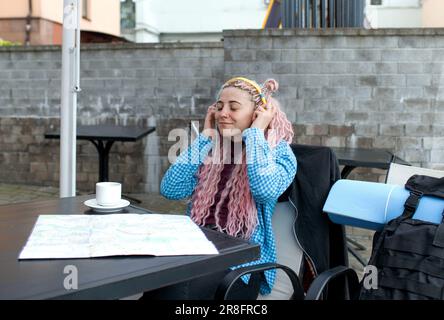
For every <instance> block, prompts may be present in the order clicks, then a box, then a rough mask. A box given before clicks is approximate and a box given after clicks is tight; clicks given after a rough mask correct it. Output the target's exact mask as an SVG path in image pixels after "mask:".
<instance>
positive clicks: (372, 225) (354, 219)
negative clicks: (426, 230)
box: [323, 179, 444, 231]
mask: <svg viewBox="0 0 444 320" xmlns="http://www.w3.org/2000/svg"><path fill="white" fill-rule="evenodd" d="M409 195H410V192H409V191H408V190H407V189H405V188H404V187H402V186H398V185H390V184H384V183H377V182H366V181H356V180H345V179H344V180H338V181H337V182H336V183H335V184H334V185H333V187H332V188H331V190H330V193H329V194H328V197H327V201H326V202H325V205H324V209H323V210H324V212H326V213H327V214H328V216H329V218H330V220H331V221H333V222H334V223H338V224H343V225H349V226H354V227H359V228H364V229H371V230H377V231H380V230H382V228H383V227H384V224H385V223H387V222H388V221H390V220H392V219H394V218H396V217H398V216H400V215H401V214H402V212H403V211H404V203H405V201H406V200H407V198H408V196H409ZM443 210H444V199H439V198H435V197H429V196H423V197H422V198H421V200H420V201H419V205H418V208H417V209H416V212H415V214H414V215H413V218H414V219H418V220H423V221H429V222H433V223H437V224H439V223H441V221H442V219H443Z"/></svg>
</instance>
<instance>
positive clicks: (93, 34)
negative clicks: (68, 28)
mask: <svg viewBox="0 0 444 320" xmlns="http://www.w3.org/2000/svg"><path fill="white" fill-rule="evenodd" d="M80 10H81V21H80V27H81V30H82V42H112V41H117V40H119V39H120V0H81V1H80ZM62 33H63V0H15V1H6V0H1V1H0V38H2V39H3V40H8V41H12V42H17V43H20V44H30V45H53V44H54V45H60V44H61V43H62Z"/></svg>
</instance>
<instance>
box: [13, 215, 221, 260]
mask: <svg viewBox="0 0 444 320" xmlns="http://www.w3.org/2000/svg"><path fill="white" fill-rule="evenodd" d="M217 253H218V251H217V249H216V247H215V246H214V245H213V243H212V242H211V241H209V240H208V239H207V238H206V236H205V234H204V233H203V232H202V230H201V229H200V228H199V227H198V226H197V225H196V224H195V223H194V222H193V221H192V220H191V219H190V218H189V217H188V216H185V215H168V214H109V215H40V216H39V218H38V220H37V222H36V224H35V226H34V229H33V231H32V234H31V235H30V237H29V238H28V241H27V243H26V245H25V247H24V248H23V250H22V251H21V253H20V255H19V259H67V258H92V257H105V256H121V255H124V256H126V255H154V256H175V255H201V254H217Z"/></svg>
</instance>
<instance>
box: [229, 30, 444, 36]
mask: <svg viewBox="0 0 444 320" xmlns="http://www.w3.org/2000/svg"><path fill="white" fill-rule="evenodd" d="M223 36H224V37H268V36H272V37H282V36H444V28H387V29H364V28H336V29H296V28H295V29H278V28H270V29H244V30H237V29H236V30H224V31H223Z"/></svg>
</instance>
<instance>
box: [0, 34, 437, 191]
mask: <svg viewBox="0 0 444 320" xmlns="http://www.w3.org/2000/svg"><path fill="white" fill-rule="evenodd" d="M443 65H444V30H442V29H386V30H356V29H344V30H342V29H339V30H333V31H331V30H327V31H322V30H320V31H311V30H296V29H295V30H278V29H271V30H227V31H225V32H224V41H223V43H182V44H181V43H178V44H125V45H89V46H86V45H85V46H82V52H81V87H82V92H81V94H80V95H79V99H78V123H79V124H95V123H115V124H122V125H154V126H156V128H157V129H156V132H155V133H153V134H150V135H149V136H147V137H146V138H144V139H142V140H140V141H138V142H137V143H129V142H125V143H116V144H115V145H114V146H113V148H112V150H111V156H110V178H111V179H112V180H118V181H122V182H123V183H124V191H125V192H148V191H149V192H156V191H158V189H159V183H160V179H161V177H162V176H163V173H164V171H165V170H166V169H167V167H168V166H169V163H168V159H167V154H168V150H169V148H170V147H171V145H172V144H173V143H175V141H168V134H169V132H170V130H172V129H175V128H187V127H189V124H190V121H191V120H201V127H202V125H203V118H204V116H205V112H206V108H207V107H208V106H209V105H210V104H211V103H212V102H213V101H214V97H215V95H216V93H217V90H218V88H219V86H220V85H221V84H222V83H223V81H224V80H225V79H228V78H230V77H232V76H240V75H242V76H247V77H251V78H253V79H255V80H257V81H259V82H261V81H264V80H266V79H267V78H269V77H273V78H275V79H276V80H278V82H279V83H280V90H279V93H278V94H277V96H276V97H277V98H278V99H279V101H280V102H281V105H282V108H283V110H284V111H285V112H286V113H287V116H288V118H289V119H290V120H291V121H292V123H293V125H294V129H295V133H296V135H295V142H297V143H307V144H321V145H327V146H334V147H338V146H347V147H362V148H386V149H389V150H391V151H393V152H394V153H396V154H397V155H398V156H399V157H401V158H404V159H405V160H407V161H409V162H411V163H412V164H414V165H420V166H424V167H429V168H437V169H444V138H443V137H444V90H443V89H444V81H442V80H444V79H443V75H442V73H443V72H442V71H443ZM60 74H61V48H60V47H57V46H47V47H29V48H23V47H17V48H0V124H1V127H0V181H1V182H16V183H29V184H42V185H54V186H57V185H58V170H59V168H58V165H59V163H58V161H59V145H58V141H57V140H46V139H44V138H43V135H44V133H45V132H46V131H50V130H52V129H57V128H58V126H59V114H60ZM77 160H78V164H77V166H78V168H77V169H78V170H77V184H78V188H79V189H81V190H88V191H92V190H94V183H95V182H96V181H97V176H98V174H97V153H96V151H95V149H94V147H93V145H92V144H90V143H89V142H85V141H83V142H81V141H79V142H78V156H77ZM351 178H355V179H363V180H370V181H383V180H384V179H385V172H384V171H383V170H366V169H357V170H355V171H354V173H353V174H352V175H351Z"/></svg>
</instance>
